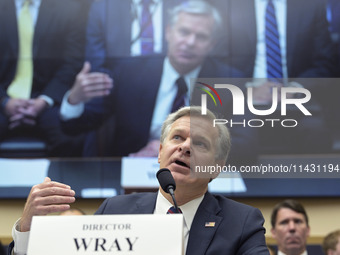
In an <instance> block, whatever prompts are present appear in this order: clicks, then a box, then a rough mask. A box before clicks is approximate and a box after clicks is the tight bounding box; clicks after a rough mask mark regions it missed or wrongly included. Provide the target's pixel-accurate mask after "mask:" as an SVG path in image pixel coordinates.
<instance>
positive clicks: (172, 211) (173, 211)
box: [166, 206, 182, 214]
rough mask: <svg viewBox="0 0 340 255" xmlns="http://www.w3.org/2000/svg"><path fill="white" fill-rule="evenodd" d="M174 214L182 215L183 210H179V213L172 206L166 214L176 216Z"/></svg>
mask: <svg viewBox="0 0 340 255" xmlns="http://www.w3.org/2000/svg"><path fill="white" fill-rule="evenodd" d="M174 213H182V211H181V209H180V208H178V211H177V210H176V208H175V207H174V206H171V207H170V208H169V210H168V212H167V213H166V214H174Z"/></svg>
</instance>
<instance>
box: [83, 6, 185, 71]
mask: <svg viewBox="0 0 340 255" xmlns="http://www.w3.org/2000/svg"><path fill="white" fill-rule="evenodd" d="M182 1H183V0H163V15H162V16H163V20H162V22H163V23H162V26H163V36H162V38H163V46H162V52H163V53H164V55H165V54H166V42H165V37H164V32H165V27H166V24H167V17H168V13H167V11H168V10H169V9H170V8H171V7H174V6H176V5H177V4H179V3H180V2H182ZM131 6H132V0H98V1H93V4H92V6H91V8H90V12H89V19H88V25H87V36H86V40H87V46H86V58H87V59H88V60H89V61H90V63H91V65H92V68H93V69H94V70H97V71H98V70H101V71H105V61H106V59H107V58H113V57H126V56H130V49H131V26H132V21H133V20H134V19H135V18H136V17H137V16H136V13H135V12H133V11H132V10H131ZM106 68H107V66H106Z"/></svg>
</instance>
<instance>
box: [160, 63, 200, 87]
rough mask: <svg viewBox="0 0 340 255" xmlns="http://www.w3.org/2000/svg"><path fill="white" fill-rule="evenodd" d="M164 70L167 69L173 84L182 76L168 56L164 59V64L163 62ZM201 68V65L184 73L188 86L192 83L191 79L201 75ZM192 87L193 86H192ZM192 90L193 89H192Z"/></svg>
mask: <svg viewBox="0 0 340 255" xmlns="http://www.w3.org/2000/svg"><path fill="white" fill-rule="evenodd" d="M163 70H166V77H167V79H168V81H169V82H170V81H171V84H173V86H176V85H175V81H176V80H177V79H178V78H179V77H180V76H181V75H180V74H179V73H178V72H177V71H176V70H175V68H174V67H173V66H172V65H171V63H170V60H169V58H168V57H166V58H165V59H164V64H163ZM200 70H201V66H198V67H196V68H195V69H194V70H192V71H190V72H189V73H187V74H185V75H182V76H183V78H184V80H185V82H186V84H187V86H189V85H190V79H192V78H193V79H196V78H197V77H198V75H199V72H200ZM190 87H191V86H190ZM188 91H189V87H188ZM190 92H191V91H190Z"/></svg>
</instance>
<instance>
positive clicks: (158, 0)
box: [132, 0, 162, 5]
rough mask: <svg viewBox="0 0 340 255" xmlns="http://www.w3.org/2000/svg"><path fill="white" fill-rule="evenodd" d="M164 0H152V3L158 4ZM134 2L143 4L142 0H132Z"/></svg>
mask: <svg viewBox="0 0 340 255" xmlns="http://www.w3.org/2000/svg"><path fill="white" fill-rule="evenodd" d="M161 1H162V0H152V3H151V4H158V3H159V2H161ZM132 3H133V4H134V5H140V4H142V0H132Z"/></svg>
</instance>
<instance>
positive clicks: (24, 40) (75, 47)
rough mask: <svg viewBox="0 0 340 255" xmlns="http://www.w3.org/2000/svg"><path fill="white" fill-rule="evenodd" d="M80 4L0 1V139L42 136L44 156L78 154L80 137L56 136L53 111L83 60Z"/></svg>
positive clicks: (69, 1) (65, 0)
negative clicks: (45, 154) (44, 141)
mask: <svg viewBox="0 0 340 255" xmlns="http://www.w3.org/2000/svg"><path fill="white" fill-rule="evenodd" d="M84 3H86V2H84ZM84 3H83V1H77V0H60V1H54V0H4V1H1V3H0V30H1V31H2V32H1V33H2V36H1V38H0V140H2V139H4V138H6V137H9V136H18V135H21V136H22V135H27V136H42V138H43V139H44V140H46V141H47V145H48V152H49V153H48V155H49V156H73V155H74V153H75V152H78V153H79V154H81V153H80V151H81V149H82V142H83V141H82V138H81V137H77V138H72V137H69V136H66V135H65V134H63V133H62V132H61V130H60V123H59V118H58V112H59V106H60V104H61V101H62V97H63V95H64V94H65V92H66V91H67V90H68V89H69V88H70V87H71V86H72V83H73V81H74V79H75V77H76V75H77V73H78V72H79V71H80V70H81V66H82V63H83V61H84V47H85V23H86V18H87V10H88V5H87V4H84ZM66 7H67V8H66ZM79 154H78V155H79Z"/></svg>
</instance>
